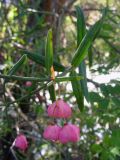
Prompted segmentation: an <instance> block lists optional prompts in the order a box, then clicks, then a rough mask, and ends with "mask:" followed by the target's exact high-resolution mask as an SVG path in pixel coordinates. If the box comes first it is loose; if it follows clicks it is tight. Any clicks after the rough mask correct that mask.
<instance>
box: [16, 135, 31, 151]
mask: <svg viewBox="0 0 120 160" xmlns="http://www.w3.org/2000/svg"><path fill="white" fill-rule="evenodd" d="M13 145H14V146H15V147H16V148H19V149H21V150H23V151H25V150H26V149H27V148H28V142H27V139H26V137H25V136H24V135H23V134H20V135H18V136H17V137H16V139H15V141H14V144H13Z"/></svg>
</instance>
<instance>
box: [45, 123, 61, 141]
mask: <svg viewBox="0 0 120 160" xmlns="http://www.w3.org/2000/svg"><path fill="white" fill-rule="evenodd" d="M60 130H61V127H59V126H57V125H49V126H48V127H47V128H46V129H45V130H44V133H43V137H44V138H45V139H47V140H52V141H57V140H58V138H59V132H60Z"/></svg>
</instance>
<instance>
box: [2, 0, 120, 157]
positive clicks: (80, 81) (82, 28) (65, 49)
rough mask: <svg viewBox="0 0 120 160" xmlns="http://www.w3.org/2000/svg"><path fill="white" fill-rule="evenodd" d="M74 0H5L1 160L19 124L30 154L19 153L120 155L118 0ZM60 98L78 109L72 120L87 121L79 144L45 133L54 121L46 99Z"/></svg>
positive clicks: (31, 154) (119, 37)
mask: <svg viewBox="0 0 120 160" xmlns="http://www.w3.org/2000/svg"><path fill="white" fill-rule="evenodd" d="M70 2H71V3H72V1H66V4H64V5H63V6H64V7H63V6H62V3H63V1H62V2H61V3H60V4H59V3H58V4H57V3H56V5H54V4H53V1H51V3H52V5H51V6H50V7H49V3H46V2H45V1H43V0H36V1H27V0H25V1H22V0H20V1H11V3H10V4H7V2H6V1H3V2H0V15H1V16H0V22H1V23H0V24H1V25H0V159H1V160H3V159H5V158H6V156H7V153H9V149H10V147H11V145H12V144H13V141H14V139H15V137H16V135H17V129H18V128H19V129H20V132H21V133H24V134H25V135H26V136H27V138H28V141H29V148H28V150H27V151H26V152H24V153H23V152H21V151H18V150H17V149H15V148H13V149H14V151H15V155H16V157H17V158H18V160H29V159H32V160H46V159H50V160H58V159H59V160H73V159H83V160H119V159H120V138H119V137H120V129H119V128H120V124H119V123H120V118H119V117H120V109H119V107H120V79H119V78H118V77H117V76H116V75H117V74H119V66H120V45H119V41H120V28H119V22H120V15H119V10H120V5H119V1H118V0H116V1H113V0H111V1H109V2H108V1H107V3H109V4H108V5H107V7H106V2H105V1H97V2H95V1H90V0H84V1H82V0H81V2H80V3H79V1H78V0H76V1H74V2H73V4H72V5H71V4H69V3H70ZM74 4H75V5H76V4H77V7H75V6H74ZM67 5H68V6H67ZM79 6H82V9H81V8H80V7H79ZM92 6H94V7H92ZM52 7H53V8H52ZM49 8H52V9H51V10H49ZM104 8H106V9H104ZM106 11H107V14H106ZM103 12H104V13H103ZM101 13H103V14H102V15H103V16H102V17H101ZM100 17H101V18H100ZM98 19H99V20H98ZM48 28H52V30H51V29H50V30H48ZM46 35H47V36H46ZM45 40H46V41H45ZM76 46H77V49H76V51H75V52H74V49H75V48H76ZM53 53H54V54H53ZM21 55H22V56H21ZM26 57H27V58H26ZM25 62H26V63H25ZM71 62H72V63H71ZM52 65H53V67H54V70H55V79H52V78H51V73H50V72H51V70H50V69H51V67H52ZM115 73H117V74H115ZM114 75H115V76H114ZM101 76H103V77H105V78H104V79H102V80H101ZM108 76H109V79H110V81H107V78H108ZM96 78H97V79H98V80H96ZM3 80H6V81H3ZM27 81H30V82H32V85H31V86H26V82H27ZM4 82H6V85H4V84H3V83H4ZM88 90H89V93H88ZM49 93H50V95H49ZM58 98H63V99H64V100H65V101H67V103H69V104H70V106H71V107H72V110H73V115H72V118H71V119H67V120H66V123H67V122H68V123H69V122H70V123H74V124H76V125H78V126H79V127H80V131H81V137H80V141H79V142H78V143H76V144H72V143H69V144H66V145H62V144H60V143H58V142H56V143H55V142H48V141H46V140H45V139H43V136H42V134H43V130H44V128H45V127H46V126H47V125H49V124H51V123H55V120H54V119H52V118H51V119H50V118H48V115H47V113H46V111H47V106H48V105H49V104H51V103H52V102H53V101H54V100H55V99H58ZM85 100H87V101H88V102H89V104H88V103H87V102H86V101H85ZM57 122H58V123H59V125H63V123H64V121H63V120H60V119H58V120H57ZM6 159H7V158H6Z"/></svg>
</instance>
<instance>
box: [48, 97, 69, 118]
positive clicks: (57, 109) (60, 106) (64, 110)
mask: <svg viewBox="0 0 120 160" xmlns="http://www.w3.org/2000/svg"><path fill="white" fill-rule="evenodd" d="M47 112H48V115H49V116H50V117H54V118H69V117H71V114H72V110H71V108H70V106H69V105H68V104H67V103H66V102H64V101H63V100H61V99H59V100H57V101H55V102H54V103H53V104H51V105H49V106H48V110H47Z"/></svg>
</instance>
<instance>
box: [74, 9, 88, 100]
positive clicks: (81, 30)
mask: <svg viewBox="0 0 120 160" xmlns="http://www.w3.org/2000/svg"><path fill="white" fill-rule="evenodd" d="M76 12H77V46H79V44H80V43H81V41H82V39H83V37H84V35H85V32H86V27H85V18H84V14H83V11H82V9H81V8H79V7H76ZM79 73H80V74H81V75H83V76H84V79H83V80H81V81H80V83H81V89H82V92H83V95H84V96H85V98H86V100H87V101H89V93H88V87H87V78H86V64H85V61H84V60H83V61H82V62H81V64H80V65H79Z"/></svg>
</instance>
